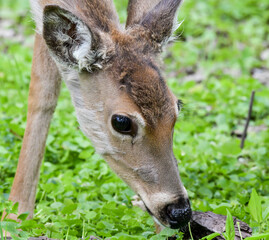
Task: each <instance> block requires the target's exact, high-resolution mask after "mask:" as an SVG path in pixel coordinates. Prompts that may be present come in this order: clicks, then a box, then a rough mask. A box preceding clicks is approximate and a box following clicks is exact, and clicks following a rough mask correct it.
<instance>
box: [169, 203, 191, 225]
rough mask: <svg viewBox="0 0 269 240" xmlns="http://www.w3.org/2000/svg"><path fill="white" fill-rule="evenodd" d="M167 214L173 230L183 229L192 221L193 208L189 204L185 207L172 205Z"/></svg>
mask: <svg viewBox="0 0 269 240" xmlns="http://www.w3.org/2000/svg"><path fill="white" fill-rule="evenodd" d="M166 214H167V217H168V221H169V223H170V227H171V228H173V229H176V228H181V227H184V226H186V225H187V224H188V222H189V221H190V220H191V207H190V205H189V204H187V205H183V206H180V205H179V204H170V205H168V206H167V208H166Z"/></svg>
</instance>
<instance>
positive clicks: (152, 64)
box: [43, 1, 191, 228]
mask: <svg viewBox="0 0 269 240" xmlns="http://www.w3.org/2000/svg"><path fill="white" fill-rule="evenodd" d="M162 2H164V1H162ZM162 2H161V3H162ZM168 2H169V1H168ZM172 2H173V1H172ZM174 2H176V1H174ZM159 5H160V4H159ZM157 7H158V5H157ZM163 7H164V6H163V5H162V4H161V5H160V6H159V8H163ZM170 7H172V6H170ZM157 10H158V9H155V10H154V9H153V10H152V13H151V15H152V16H146V17H145V18H144V21H143V22H142V23H141V24H139V25H135V26H133V27H130V28H129V29H127V30H126V31H119V30H117V29H115V28H112V29H111V30H110V31H109V32H103V31H100V30H97V29H94V30H92V29H91V30H90V29H89V26H88V25H87V24H86V23H85V22H83V21H82V20H80V19H79V17H77V16H75V15H73V14H72V13H70V12H68V11H67V10H64V9H60V8H59V7H56V6H49V7H47V8H46V9H45V18H44V30H43V36H44V38H45V40H46V43H47V45H48V47H49V49H50V50H51V54H52V56H53V57H54V59H55V60H56V62H57V64H58V66H59V69H60V70H61V72H62V75H63V78H64V80H65V82H66V84H67V86H68V88H69V89H70V92H71V96H72V99H73V103H74V106H75V109H76V114H77V118H78V122H79V124H80V127H81V130H82V131H83V132H84V134H85V135H86V136H87V137H89V138H90V139H91V141H92V143H93V145H94V146H95V149H96V151H97V152H98V153H100V154H102V155H103V156H104V158H105V159H106V161H107V162H108V164H109V165H110V166H111V168H112V169H113V170H114V171H115V172H116V173H117V174H118V175H119V176H120V177H121V178H122V179H123V180H124V181H125V182H126V183H127V184H128V185H129V186H130V187H131V188H132V189H133V190H134V191H135V192H136V193H137V194H138V195H139V196H140V198H141V199H142V201H143V203H144V206H145V208H146V209H147V211H148V212H149V213H150V214H151V215H152V216H153V217H154V218H155V220H156V221H158V222H159V223H161V224H163V225H165V226H168V227H171V228H179V227H182V226H184V225H186V224H187V222H188V221H189V220H190V217H191V209H190V204H189V200H188V196H187V192H186V190H185V188H184V186H183V184H182V182H181V180H180V177H179V172H178V167H177V161H176V159H175V157H174V154H173V147H172V145H173V129H174V124H175V122H176V118H177V116H178V112H179V109H178V100H177V98H176V97H175V96H174V95H173V93H172V92H171V91H170V90H169V89H168V87H167V85H166V83H165V81H164V79H163V76H162V74H161V72H160V68H159V64H158V61H157V60H156V59H157V58H158V52H159V50H160V47H161V46H162V43H163V41H164V38H166V37H167V36H166V35H167V34H164V36H162V38H161V40H160V39H159V38H160V35H161V33H162V34H163V33H165V31H164V28H163V27H162V30H163V31H161V33H160V34H159V35H154V34H155V33H154V32H152V29H151V27H152V26H154V23H153V22H151V21H153V19H155V18H156V16H155V15H156V11H157ZM158 11H159V10H158ZM158 11H157V12H158ZM80 17H81V16H80ZM81 18H82V17H81ZM55 19H57V21H56V20H55ZM155 20H156V19H155ZM55 22H61V24H60V25H59V24H55ZM168 22H169V21H168ZM64 23H65V24H64ZM170 30H171V29H170ZM167 31H168V30H167ZM168 32H169V31H168ZM159 40H160V42H159ZM59 43H60V44H59Z"/></svg>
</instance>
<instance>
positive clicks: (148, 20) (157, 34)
mask: <svg viewBox="0 0 269 240" xmlns="http://www.w3.org/2000/svg"><path fill="white" fill-rule="evenodd" d="M181 2H182V0H161V1H160V2H159V3H158V4H157V5H156V6H155V7H154V8H153V9H152V10H151V11H150V12H149V13H148V14H147V15H146V16H145V17H144V19H143V20H142V21H141V25H142V26H143V27H144V28H146V29H148V30H149V31H150V38H151V39H152V40H153V41H155V42H157V43H159V44H162V45H163V44H164V43H165V42H167V40H168V39H169V38H170V37H171V35H172V33H173V31H174V30H176V28H177V27H178V24H177V21H176V20H177V10H178V8H179V6H180V3H181Z"/></svg>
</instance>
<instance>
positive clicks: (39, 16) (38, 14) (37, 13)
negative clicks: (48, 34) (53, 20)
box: [30, 0, 43, 34]
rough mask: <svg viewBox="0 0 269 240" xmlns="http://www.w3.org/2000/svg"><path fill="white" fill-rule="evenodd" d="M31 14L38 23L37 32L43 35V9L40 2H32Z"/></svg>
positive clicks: (34, 0) (33, 0)
mask: <svg viewBox="0 0 269 240" xmlns="http://www.w3.org/2000/svg"><path fill="white" fill-rule="evenodd" d="M30 5H31V10H32V11H31V12H32V15H33V18H34V21H35V23H36V31H37V32H38V33H39V34H42V31H43V9H42V7H41V6H40V3H39V1H38V0H30Z"/></svg>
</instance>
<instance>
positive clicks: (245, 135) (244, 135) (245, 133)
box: [240, 91, 255, 149]
mask: <svg viewBox="0 0 269 240" xmlns="http://www.w3.org/2000/svg"><path fill="white" fill-rule="evenodd" d="M254 96H255V91H252V93H251V99H250V103H249V109H248V117H247V121H246V125H245V129H244V132H243V134H242V138H241V144H240V148H241V149H243V148H244V143H245V139H246V137H247V131H248V125H249V121H250V118H251V113H252V106H253V102H254Z"/></svg>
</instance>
